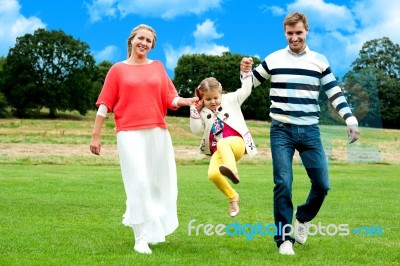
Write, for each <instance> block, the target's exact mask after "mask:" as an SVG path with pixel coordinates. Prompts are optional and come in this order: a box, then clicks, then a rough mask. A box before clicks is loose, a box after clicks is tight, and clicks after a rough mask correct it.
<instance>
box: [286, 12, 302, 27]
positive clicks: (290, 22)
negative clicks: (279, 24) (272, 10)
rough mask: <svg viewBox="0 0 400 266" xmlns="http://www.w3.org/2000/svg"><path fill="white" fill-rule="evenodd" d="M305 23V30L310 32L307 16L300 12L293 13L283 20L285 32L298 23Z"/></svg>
mask: <svg viewBox="0 0 400 266" xmlns="http://www.w3.org/2000/svg"><path fill="white" fill-rule="evenodd" d="M300 21H301V22H303V24H304V28H305V29H306V31H308V20H307V16H306V15H305V14H302V13H299V12H293V13H290V14H288V15H287V16H286V17H285V19H284V20H283V30H286V26H294V25H296V24H297V23H298V22H300Z"/></svg>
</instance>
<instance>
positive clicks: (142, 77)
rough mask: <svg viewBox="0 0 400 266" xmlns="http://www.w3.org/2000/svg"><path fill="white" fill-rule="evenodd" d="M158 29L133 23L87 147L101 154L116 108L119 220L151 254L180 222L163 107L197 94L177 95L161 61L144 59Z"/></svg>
mask: <svg viewBox="0 0 400 266" xmlns="http://www.w3.org/2000/svg"><path fill="white" fill-rule="evenodd" d="M155 43H156V32H155V30H154V29H153V28H151V27H150V26H147V25H143V24H141V25H138V26H137V27H135V28H134V29H133V30H132V32H131V34H130V36H129V38H128V59H127V60H125V61H122V62H118V63H116V64H114V65H113V66H112V67H111V68H110V70H109V72H108V73H107V76H106V79H105V82H104V85H103V88H102V91H101V93H100V95H99V97H98V100H97V102H96V105H97V106H98V107H99V109H98V112H97V115H96V119H95V123H94V129H93V133H92V140H91V144H90V150H91V152H92V153H94V154H96V155H100V148H101V146H100V131H101V127H102V125H103V122H104V120H105V117H106V114H107V113H108V112H113V113H114V120H115V126H116V132H117V146H118V153H119V159H120V166H121V173H122V178H123V183H124V188H125V193H126V197H127V200H126V211H125V214H124V215H123V221H122V223H123V224H124V225H126V226H129V227H132V228H133V231H134V235H135V245H134V250H135V251H137V252H139V253H144V254H151V253H152V251H151V249H150V248H149V246H148V244H149V243H152V244H155V243H158V242H164V241H165V236H166V235H168V234H171V233H172V232H174V231H175V229H176V228H177V227H178V217H177V206H176V201H177V177H176V165H175V157H174V150H173V147H172V142H171V137H170V134H169V132H168V130H167V126H166V123H165V117H166V114H167V109H173V110H175V109H177V108H179V106H190V105H191V104H192V103H194V101H195V100H196V99H197V98H196V97H195V98H180V97H179V96H178V94H177V91H176V89H175V87H174V85H173V83H172V81H171V80H170V78H169V77H168V75H167V73H166V71H165V68H164V66H163V64H162V63H161V62H160V61H157V60H150V59H148V58H147V54H148V52H149V51H150V50H151V49H153V48H154V45H155Z"/></svg>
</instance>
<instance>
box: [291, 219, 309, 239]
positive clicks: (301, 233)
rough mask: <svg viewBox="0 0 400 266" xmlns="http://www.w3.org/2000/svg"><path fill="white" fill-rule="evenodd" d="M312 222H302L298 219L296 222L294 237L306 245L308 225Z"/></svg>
mask: <svg viewBox="0 0 400 266" xmlns="http://www.w3.org/2000/svg"><path fill="white" fill-rule="evenodd" d="M309 225H310V222H304V223H300V222H299V221H298V220H297V219H296V221H295V222H294V232H293V234H294V239H295V240H296V241H297V242H298V243H299V244H302V245H304V244H305V243H306V241H307V235H308V227H309Z"/></svg>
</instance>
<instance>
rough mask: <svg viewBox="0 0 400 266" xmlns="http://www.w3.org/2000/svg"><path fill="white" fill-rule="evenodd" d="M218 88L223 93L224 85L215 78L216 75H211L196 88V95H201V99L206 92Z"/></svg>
mask: <svg viewBox="0 0 400 266" xmlns="http://www.w3.org/2000/svg"><path fill="white" fill-rule="evenodd" d="M214 90H218V91H219V92H220V93H222V86H221V83H219V81H218V80H217V79H216V78H214V77H209V78H205V79H203V80H202V81H201V82H200V85H199V86H197V88H196V91H195V93H196V96H197V97H199V99H200V100H201V99H203V95H204V93H206V92H210V91H214Z"/></svg>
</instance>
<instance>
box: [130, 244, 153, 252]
mask: <svg viewBox="0 0 400 266" xmlns="http://www.w3.org/2000/svg"><path fill="white" fill-rule="evenodd" d="M133 249H134V250H135V251H136V252H138V253H141V254H151V253H152V251H151V249H150V248H149V245H147V243H146V242H144V241H140V242H138V243H135V246H134V247H133Z"/></svg>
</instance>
